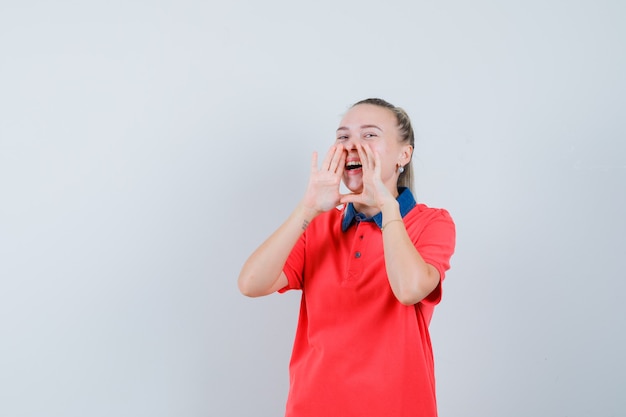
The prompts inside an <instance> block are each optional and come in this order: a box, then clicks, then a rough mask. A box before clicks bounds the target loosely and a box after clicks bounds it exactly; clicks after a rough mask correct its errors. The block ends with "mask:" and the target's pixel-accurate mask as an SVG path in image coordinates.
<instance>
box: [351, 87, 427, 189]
mask: <svg viewBox="0 0 626 417" xmlns="http://www.w3.org/2000/svg"><path fill="white" fill-rule="evenodd" d="M359 104H372V105H374V106H378V107H382V108H385V109H388V110H390V111H391V112H392V113H393V114H394V116H396V121H397V122H398V133H399V135H400V142H402V143H406V144H409V145H411V148H413V149H415V133H413V126H411V119H410V118H409V115H408V114H407V113H406V112H405V111H404V109H402V108H400V107H396V106H394V105H393V104H391V103H389V102H387V101H385V100H383V99H381V98H367V99H365V100H361V101H359V102H357V103H354V104H353V105H352V107H355V106H358V105H359ZM412 159H413V153H411V160H412ZM397 186H398V187H407V188H408V189H409V190H411V191H413V167H412V164H411V161H409V163H408V164H406V166H405V167H404V172H402V173H401V174H400V176H399V177H398V183H397Z"/></svg>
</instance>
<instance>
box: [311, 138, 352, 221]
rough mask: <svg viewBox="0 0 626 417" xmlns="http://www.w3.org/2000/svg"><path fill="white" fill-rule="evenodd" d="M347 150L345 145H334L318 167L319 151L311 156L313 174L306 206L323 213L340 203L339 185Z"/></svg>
mask: <svg viewBox="0 0 626 417" xmlns="http://www.w3.org/2000/svg"><path fill="white" fill-rule="evenodd" d="M346 156H347V154H346V152H345V149H344V147H343V145H341V144H339V145H334V146H331V148H330V149H329V150H328V153H327V154H326V158H324V162H322V166H321V168H319V169H318V167H317V152H314V153H313V157H312V158H311V174H310V177H309V184H308V186H307V190H306V193H305V195H304V200H303V204H304V206H305V207H306V208H308V209H312V210H314V211H315V212H316V213H322V212H325V211H328V210H330V209H332V208H333V207H336V206H337V205H339V199H340V198H341V194H340V193H339V185H340V184H341V177H342V176H343V170H344V168H345V165H346Z"/></svg>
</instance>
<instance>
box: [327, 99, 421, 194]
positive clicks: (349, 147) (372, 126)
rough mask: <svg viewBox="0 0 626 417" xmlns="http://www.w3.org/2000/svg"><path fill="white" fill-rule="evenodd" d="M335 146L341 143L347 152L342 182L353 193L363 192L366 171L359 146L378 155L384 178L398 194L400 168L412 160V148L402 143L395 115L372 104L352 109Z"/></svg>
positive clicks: (338, 131) (347, 114) (340, 127)
mask: <svg viewBox="0 0 626 417" xmlns="http://www.w3.org/2000/svg"><path fill="white" fill-rule="evenodd" d="M336 143H337V144H342V145H343V146H344V147H345V149H346V151H347V153H348V156H347V158H346V169H345V170H344V173H343V182H344V184H345V185H346V187H347V188H348V189H349V190H350V191H352V192H354V193H360V192H361V191H362V189H363V170H362V169H361V164H360V158H359V154H358V152H357V150H356V144H357V143H360V144H361V145H362V146H369V147H370V148H371V149H372V151H374V152H377V153H378V154H379V156H380V162H381V179H382V181H383V183H384V184H385V185H386V186H387V188H388V189H389V190H390V191H391V192H392V194H394V195H396V193H397V181H398V175H399V174H398V173H397V166H398V164H400V165H402V166H404V165H406V164H407V163H408V162H409V161H410V156H411V153H410V152H411V149H410V148H411V146H410V145H407V144H403V143H401V142H400V138H399V132H398V127H397V120H396V116H395V115H394V114H393V113H392V112H391V111H390V110H389V109H386V108H384V107H380V106H376V105H373V104H359V105H357V106H354V107H352V108H351V109H350V110H348V112H347V113H346V115H345V116H344V117H343V119H342V120H341V123H340V125H339V128H338V129H337V141H336ZM407 152H408V154H407Z"/></svg>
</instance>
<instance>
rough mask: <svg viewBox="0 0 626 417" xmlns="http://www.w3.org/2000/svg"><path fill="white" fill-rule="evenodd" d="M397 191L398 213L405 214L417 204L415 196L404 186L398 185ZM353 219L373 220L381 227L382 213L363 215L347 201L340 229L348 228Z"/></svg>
mask: <svg viewBox="0 0 626 417" xmlns="http://www.w3.org/2000/svg"><path fill="white" fill-rule="evenodd" d="M398 191H399V192H400V194H398V198H396V200H397V201H398V204H399V205H400V215H401V216H402V217H404V216H406V214H407V213H408V212H409V211H411V209H412V208H413V207H415V205H416V204H417V203H416V202H415V198H414V197H413V193H411V190H409V189H408V188H406V187H399V188H398ZM355 221H359V222H361V221H366V222H374V223H376V224H377V225H378V227H383V215H382V213H380V212H379V213H377V214H376V215H374V217H365V215H364V214H363V213H359V212H357V211H356V209H355V208H354V205H353V204H352V203H348V205H347V206H346V209H345V210H344V212H343V221H342V222H341V230H343V231H344V232H345V231H346V230H348V228H349V227H350V226H351V225H352V223H354V222H355Z"/></svg>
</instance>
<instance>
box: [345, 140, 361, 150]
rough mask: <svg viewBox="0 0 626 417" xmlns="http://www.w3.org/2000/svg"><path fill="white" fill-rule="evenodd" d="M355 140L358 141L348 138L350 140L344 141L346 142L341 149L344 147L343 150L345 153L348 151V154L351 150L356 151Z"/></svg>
mask: <svg viewBox="0 0 626 417" xmlns="http://www.w3.org/2000/svg"><path fill="white" fill-rule="evenodd" d="M357 140H358V139H355V138H350V139H348V140H346V141H345V142H344V143H343V147H344V148H345V149H346V151H348V152H350V151H352V150H356V141H357Z"/></svg>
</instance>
